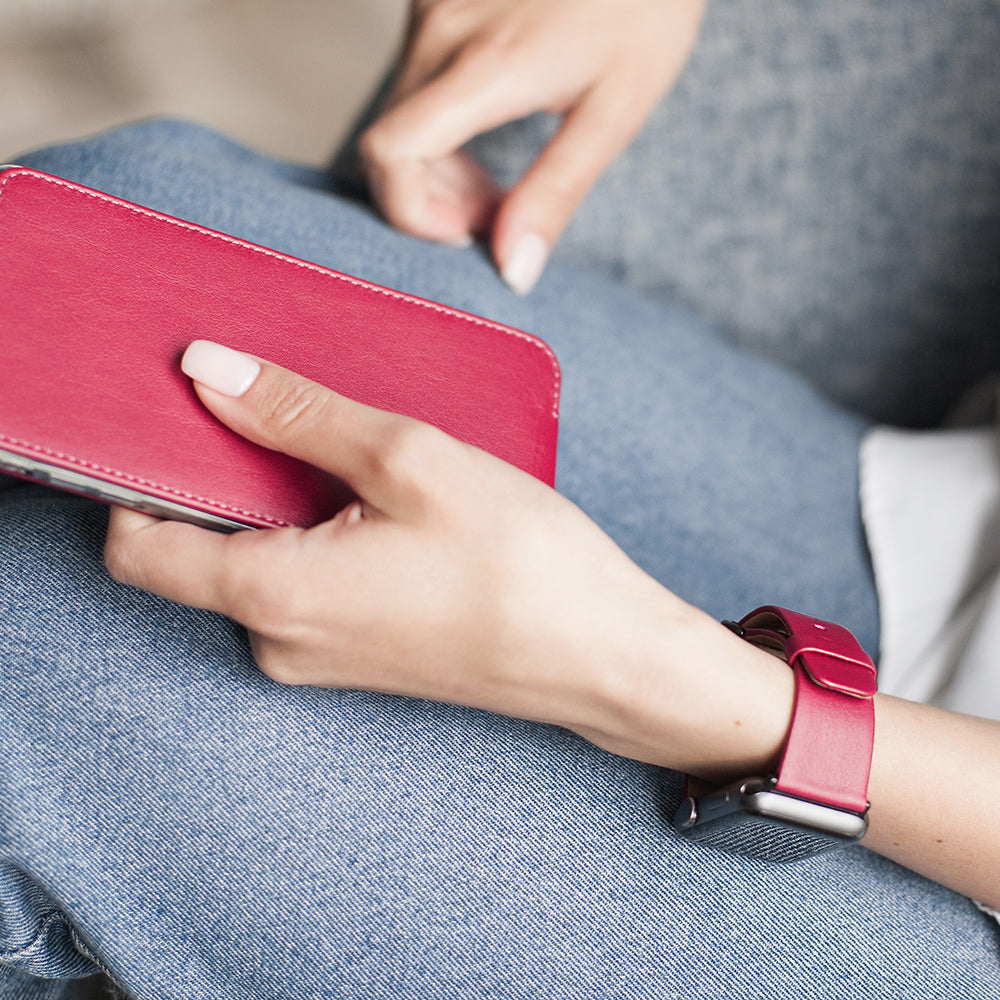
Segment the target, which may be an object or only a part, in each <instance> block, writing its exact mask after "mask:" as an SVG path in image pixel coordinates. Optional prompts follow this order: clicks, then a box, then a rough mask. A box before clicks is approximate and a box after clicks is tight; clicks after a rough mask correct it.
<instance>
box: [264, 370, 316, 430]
mask: <svg viewBox="0 0 1000 1000" xmlns="http://www.w3.org/2000/svg"><path fill="white" fill-rule="evenodd" d="M327 399H328V392H327V390H325V389H324V388H323V387H322V386H319V385H317V384H316V383H315V382H309V381H306V380H304V379H302V380H300V379H295V380H293V381H292V382H291V384H288V383H287V382H285V383H282V384H281V385H279V386H274V387H271V388H270V389H269V390H267V391H266V393H265V395H264V398H263V399H261V400H260V403H259V409H258V414H259V419H260V423H261V426H262V427H263V428H264V430H265V431H266V432H267V433H268V435H269V436H271V437H273V438H274V439H275V440H278V441H282V440H287V439H290V438H296V437H299V436H301V435H302V434H304V433H308V431H309V430H310V429H311V428H313V427H315V426H316V425H317V424H318V423H321V422H322V420H323V418H324V416H325V414H326V406H327Z"/></svg>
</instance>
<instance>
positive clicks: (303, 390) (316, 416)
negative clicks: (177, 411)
mask: <svg viewBox="0 0 1000 1000" xmlns="http://www.w3.org/2000/svg"><path fill="white" fill-rule="evenodd" d="M181 369H182V370H183V371H184V373H185V374H186V375H188V376H189V377H190V378H192V379H193V380H194V383H195V389H196V391H197V392H198V395H199V397H200V398H201V401H202V402H203V403H204V404H205V406H206V407H207V408H208V409H209V410H210V411H211V412H212V413H213V415H214V416H216V417H217V418H218V419H219V420H220V421H222V423H224V424H226V426H228V427H230V428H231V429H232V430H234V431H236V433H238V434H240V435H241V436H242V437H245V438H247V439H248V440H250V441H253V442H254V443H255V444H259V445H262V446H263V447H265V448H270V449H272V450H273V451H280V452H282V453H284V454H286V455H290V456H292V457H293V458H298V459H300V460H301V461H303V462H307V463H308V464H310V465H313V466H316V467H317V468H319V469H323V470H324V471H325V472H329V473H331V474H332V475H334V476H337V477H338V478H340V479H342V480H343V481H344V482H346V483H347V484H348V485H349V486H350V487H351V488H352V489H353V490H354V491H355V492H356V493H357V494H358V495H359V496H360V497H361V498H362V499H363V500H365V501H367V502H368V503H370V504H372V505H374V506H375V507H377V508H381V507H382V502H381V501H382V500H384V499H387V496H386V494H387V491H388V483H387V482H386V481H385V478H386V477H384V476H382V475H381V474H380V471H381V470H382V469H383V468H384V463H383V462H381V461H380V457H381V456H383V455H384V452H385V450H386V447H387V445H388V444H389V443H391V440H392V439H395V438H398V437H399V430H400V427H401V425H403V424H409V423H416V421H413V420H410V419H409V418H407V417H401V416H398V415H396V414H392V413H387V412H385V411H383V410H378V409H375V408H374V407H371V406H366V405H364V404H363V403H359V402H356V401H355V400H352V399H348V398H347V397H345V396H341V395H339V394H338V393H335V392H333V391H332V390H331V389H328V388H327V387H326V386H323V385H320V384H319V383H317V382H312V381H310V380H309V379H307V378H303V377H302V376H301V375H296V374H295V373H294V372H290V371H287V370H286V369H284V368H280V367H278V366H277V365H273V364H270V363H269V362H266V361H262V360H260V359H259V358H254V357H251V356H250V355H248V354H242V353H240V352H239V351H234V350H232V349H230V348H228V347H223V346H222V345H221V344H216V343H213V342H211V341H207V340H196V341H194V342H193V343H192V344H191V345H190V346H189V347H188V348H187V350H186V351H185V352H184V356H183V358H182V359H181Z"/></svg>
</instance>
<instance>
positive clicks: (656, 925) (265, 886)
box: [0, 123, 1000, 1000]
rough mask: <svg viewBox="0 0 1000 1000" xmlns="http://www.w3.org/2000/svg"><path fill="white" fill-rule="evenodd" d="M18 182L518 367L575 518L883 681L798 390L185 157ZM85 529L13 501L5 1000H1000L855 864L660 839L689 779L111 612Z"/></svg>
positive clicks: (285, 184) (974, 958)
mask: <svg viewBox="0 0 1000 1000" xmlns="http://www.w3.org/2000/svg"><path fill="white" fill-rule="evenodd" d="M22 159H23V162H26V163H27V164H28V165H32V166H37V167H39V168H42V169H45V170H49V171H51V172H53V173H57V174H61V175H64V176H68V177H70V178H73V179H76V180H80V181H82V182H84V183H89V184H92V185H93V186H96V187H100V188H102V189H104V190H107V191H110V192H112V193H115V194H119V195H122V196H124V197H127V198H130V199H132V200H135V201H139V202H142V203H144V204H147V205H150V206H152V207H154V208H158V209H161V210H164V211H167V212H170V213H172V214H174V215H179V216H181V217H184V218H188V219H191V220H194V221H196V222H199V223H202V224H205V225H209V226H212V227H214V228H218V229H222V230H225V231H228V232H231V233H234V234H236V235H238V236H241V237H245V238H248V239H251V240H255V241H257V242H262V243H265V244H267V245H269V246H272V247H276V248H277V249H279V250H283V251H287V252H290V253H293V254H295V255H297V256H300V257H304V258H308V259H310V260H314V261H318V262H320V263H322V264H326V265H329V266H332V267H335V268H337V269H340V270H344V271H348V272H352V273H355V274H359V275H361V276H363V277H365V278H368V279H371V280H374V281H378V282H381V283H384V284H389V285H392V286H394V287H397V288H402V289H404V290H406V291H410V292H414V293H416V294H419V295H423V296H427V297H430V298H435V299H439V300H442V301H446V302H449V303H451V304H454V305H456V306H459V307H462V308H467V309H471V310H474V311H477V312H480V313H484V314H488V315H490V316H492V317H494V318H497V319H500V320H503V321H505V322H508V323H511V324H513V325H516V326H519V327H522V328H525V329H528V330H530V331H532V332H534V333H536V334H538V335H539V336H541V337H542V338H543V339H545V340H546V341H548V342H549V343H550V344H551V345H552V347H553V348H554V349H555V351H556V353H557V355H558V356H559V358H560V360H561V362H562V365H563V369H564V376H565V389H564V396H563V411H562V412H563V416H562V431H561V443H560V466H559V480H558V487H559V488H560V489H561V490H562V491H563V492H564V493H566V494H567V495H568V496H570V497H571V498H572V499H573V500H574V501H576V502H577V503H578V504H579V505H580V506H581V507H583V509H584V510H586V511H587V512H588V513H589V514H590V515H591V516H592V517H594V518H595V519H596V520H597V521H598V522H599V523H601V524H602V525H603V526H604V527H605V528H606V529H607V530H608V531H609V532H610V533H611V534H612V535H613V537H614V538H615V539H616V540H617V541H618V542H619V544H621V545H622V546H623V547H624V548H625V549H626V550H627V551H628V552H629V553H630V554H631V555H632V556H633V557H634V558H635V559H636V560H637V561H638V562H640V563H641V564H642V565H643V566H644V567H645V568H646V569H648V570H649V572H651V573H652V574H653V575H655V576H656V577H657V578H658V579H660V580H661V581H662V582H663V583H664V584H666V585H667V586H669V587H671V588H672V589H674V590H675V591H677V592H678V593H680V594H681V595H682V596H684V597H685V598H687V599H688V600H690V601H693V602H694V603H696V604H699V605H700V606H702V607H704V608H706V609H707V610H709V611H710V612H711V613H712V614H715V615H726V616H731V615H734V614H739V613H741V612H743V611H745V610H748V609H749V608H750V607H752V606H754V605H755V604H757V603H761V602H764V601H773V602H776V603H783V604H789V605H792V606H795V607H798V608H801V609H803V610H807V611H809V612H812V613H816V614H819V615H822V616H824V617H827V618H833V619H836V620H838V621H842V622H844V623H845V624H847V625H848V626H850V627H851V628H853V629H854V631H855V632H856V633H857V634H858V635H859V637H860V638H861V640H862V642H863V643H864V644H865V645H866V646H867V647H868V648H869V649H871V650H874V649H875V647H876V644H877V631H878V621H877V607H876V601H875V596H874V590H873V585H872V581H871V572H870V568H869V565H868V561H867V556H866V552H865V548H864V539H863V534H862V531H861V528H860V525H859V519H858V504H857V447H858V442H859V438H860V436H861V434H862V433H863V432H864V430H865V427H866V423H865V421H864V420H862V419H860V418H858V417H856V416H853V415H851V414H850V413H847V412H844V411H842V410H840V409H838V408H836V407H835V406H833V405H831V404H829V403H828V402H826V401H825V400H824V399H823V398H822V397H821V396H819V395H818V394H817V393H816V392H815V391H814V390H813V389H812V388H811V387H810V386H808V385H807V384H806V383H804V382H803V381H802V380H801V379H800V378H798V377H797V376H793V375H791V374H789V373H788V372H786V371H785V370H783V369H782V368H780V367H777V366H776V365H774V364H772V363H771V362H766V361H762V360H760V359H758V358H755V357H753V356H751V355H750V354H747V353H744V352H742V351H741V350H738V349H736V348H734V347H732V346H731V345H730V344H728V343H727V342H726V341H724V340H722V339H720V338H719V337H718V336H716V335H715V334H714V333H713V332H712V330H710V329H708V328H706V327H705V326H704V325H702V324H701V323H699V322H697V321H695V320H693V319H691V318H689V317H688V316H686V315H685V314H683V313H680V312H678V311H676V310H674V309H672V308H670V307H668V306H665V305H663V304H661V303H656V302H654V301H651V300H647V299H644V298H642V297H641V296H639V295H637V294H635V293H633V292H630V291H628V290H625V289H622V288H620V287H617V286H616V285H613V284H611V283H608V282H606V281H604V280H603V279H600V278H596V277H594V276H593V275H591V274H586V273H582V272H575V271H572V270H570V269H568V268H564V267H560V266H553V267H552V268H550V270H549V271H548V272H547V273H546V275H545V276H544V278H543V280H542V282H541V284H540V285H539V286H538V288H537V290H536V291H535V292H534V293H533V294H532V295H531V296H530V297H529V298H527V299H524V300H522V299H518V298H516V297H515V296H513V295H512V294H510V293H509V292H508V291H507V290H506V289H505V288H504V287H503V285H502V284H501V283H500V282H499V281H498V280H497V279H496V277H495V275H494V272H493V269H492V268H491V266H490V265H489V263H488V262H487V261H486V260H485V259H484V258H483V257H482V255H481V254H480V253H478V252H477V251H476V250H466V251H459V250H454V249H450V248H443V247H438V246H432V245H428V244H425V243H422V242H419V241H415V240H412V239H409V238H407V237H404V236H401V235H399V234H398V233H395V232H393V231H391V230H389V229H388V228H387V227H385V226H384V225H382V224H381V223H380V222H379V221H377V219H375V218H374V216H373V215H372V214H371V213H370V212H369V211H368V210H367V209H366V208H365V207H364V206H362V205H359V204H356V203H352V202H350V201H348V200H345V199H343V198H341V197H338V196H336V194H334V193H331V191H330V190H329V184H328V178H327V177H326V176H324V175H323V174H322V173H320V172H314V171H308V170H304V169H301V168H298V167H291V166H288V165H285V164H280V163H276V162H273V161H270V160H267V159H263V158H261V157H259V156H256V155H254V154H252V153H249V152H247V151H245V150H243V149H241V148H239V147H237V146H235V145H233V144H232V143H230V142H228V141H227V140H225V139H222V138H220V137H218V136H216V135H213V134H211V133H209V132H206V131H203V130H201V129H198V128H196V127H194V126H188V125H182V124H174V123H148V124H144V125H140V126H136V127H133V128H129V129H125V130H122V131H119V132H116V133H112V134H109V135H106V136H102V137H99V138H96V139H93V140H90V141H87V142H82V143H79V144H76V145H72V146H67V147H62V148H58V149H54V150H49V151H46V152H42V153H38V154H35V155H32V156H30V157H27V158H22ZM105 518H106V514H105V511H104V509H103V508H101V507H99V506H97V505H94V504H92V503H89V502H86V501H83V500H78V499H74V498H70V497H65V496H61V495H56V494H53V493H51V492H49V491H47V490H44V489H42V488H40V487H34V486H26V485H21V484H15V483H13V482H11V481H7V482H6V483H5V484H4V489H3V490H2V491H0V526H2V528H0V560H2V563H0V564H2V566H3V574H2V581H0V690H2V691H3V700H4V709H3V713H2V717H0V782H2V786H0V787H2V796H0V962H2V963H3V965H2V966H0V968H2V969H3V970H4V971H0V996H6V997H56V996H60V997H62V996H65V997H71V996H78V995H79V993H77V992H74V990H75V989H76V987H74V985H73V983H72V979H73V977H78V978H79V977H85V976H88V975H90V974H92V973H94V972H96V971H97V970H103V971H104V972H105V973H106V974H107V975H108V976H109V978H110V979H111V980H113V981H114V982H115V983H116V984H118V985H119V987H120V988H121V989H122V990H123V991H124V992H126V993H127V994H129V995H135V996H136V997H144V998H145V997H170V998H185V1000H188V998H189V1000H221V998H237V997H253V998H263V997H276V998H277V997H289V996H294V997H295V998H297V1000H302V998H321V997H324V998H326V997H338V998H339V997H345V998H347V997H350V998H376V997H378V998H393V1000H399V998H425V997H435V998H473V997H483V998H505V1000H506V998H518V997H539V996H541V997H546V998H552V1000H558V998H566V1000H570V998H572V1000H584V998H607V997H620V998H636V1000H638V998H642V1000H647V998H654V997H655V998H661V997H662V998H666V997H682V996H684V997H686V996H692V995H697V996H713V997H716V996H719V997H721V996H733V997H741V998H744V997H775V996H778V997H783V998H790V997H815V996H823V997H852V998H853V997H856V996H875V995H881V996H893V997H900V996H913V997H928V996H945V995H962V996H967V997H980V996H981V997H986V996H996V995H998V992H1000V961H998V958H1000V955H998V933H997V927H996V926H995V925H994V924H993V923H992V922H991V921H990V920H988V919H987V918H986V917H985V916H984V915H983V914H981V913H980V912H979V911H978V910H977V909H976V908H975V907H974V906H973V904H972V903H971V902H969V901H968V900H966V899H964V898H962V897H959V896H957V895H955V894H954V893H951V892H949V891H947V890H945V889H943V888H941V887H940V886H937V885H934V884H932V883H930V882H928V881H926V880H924V879H922V878H920V877H918V876H916V875H914V874H912V873H910V872H907V871H905V870H903V869H901V868H899V867H897V866H896V865H894V864H892V863H890V862H888V861H886V860H884V859H882V858H880V857H878V856H877V855H874V854H870V853H869V852H867V851H865V850H864V849H861V848H856V849H851V850H846V851H842V852H839V853H836V854H833V855H830V856H825V857H820V858H817V859H813V860H810V861H808V862H803V863H800V864H797V865H794V866H791V867H780V866H779V867H775V866H767V865H763V864H759V863H755V862H753V861H747V860H744V859H734V858H730V857H727V856H724V855H721V854H716V853H713V852H711V851H707V850H704V849H701V848H698V847H697V846H693V845H689V844H686V843H683V842H681V841H679V840H678V839H677V838H676V837H675V836H674V835H673V834H672V832H671V830H670V828H669V826H668V824H667V822H666V821H665V816H666V815H667V814H669V813H670V811H671V808H672V805H673V804H674V803H675V802H676V801H677V799H678V796H679V777H678V776H677V775H676V774H673V773H670V772H665V771H662V770H659V769H657V768H654V767H651V766H648V765H645V764H640V763H637V762H634V761H631V760H626V759H623V758H619V757H615V756H613V755H611V754H608V753H606V752H604V751H601V750H599V749H597V748H595V747H594V746H592V745H590V744H588V743H586V742H584V741H583V740H581V739H579V738H578V737H576V736H575V735H573V734H570V733H568V732H566V731H563V730H560V729H557V728H553V727H549V726H543V725H537V724H533V723H525V722H521V721H518V720H513V719H508V718H505V717H500V716H494V715H491V714H488V713H483V712H476V711H471V710H467V709H461V708H454V707H450V706H446V705H440V704H434V703H428V702H422V701H415V700H406V699H400V698H394V697H388V696H381V695H377V694H369V693H360V692H354V691H322V690H316V689H311V688H287V687H281V686H279V685H277V684H275V683H273V682H271V681H270V680H268V679H267V678H265V677H263V676H262V675H261V674H260V673H259V672H258V671H257V670H256V669H255V667H254V665H253V662H252V660H251V658H250V656H249V652H248V648H247V644H246V641H245V637H244V635H243V634H242V632H241V630H240V629H239V628H237V627H236V626H234V625H233V624H232V623H231V622H228V621H227V620H225V619H222V618H220V617H217V616H214V615H211V614H207V613H204V612H200V611H194V610H190V609H187V608H183V607H179V606H177V605H173V604H170V603H168V602H165V601H162V600H159V599H157V598H154V597H151V596H149V595H147V594H145V593H142V592H138V591H135V590H132V589H129V588H126V587H123V586H120V585H118V584H116V583H115V582H113V581H112V580H111V579H110V578H109V577H108V576H107V574H106V573H105V572H104V570H103V568H102V565H101V555H100V552H101V545H102V541H103V533H104V526H105ZM349 585H350V581H345V586H349ZM609 669H613V664H609ZM36 977H48V979H47V983H48V984H47V985H45V981H43V980H42V979H40V978H36ZM62 980H65V982H62ZM4 989H6V992H4Z"/></svg>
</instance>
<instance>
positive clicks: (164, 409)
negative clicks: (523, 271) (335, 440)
mask: <svg viewBox="0 0 1000 1000" xmlns="http://www.w3.org/2000/svg"><path fill="white" fill-rule="evenodd" d="M0 247H2V256H3V267H2V269H0V329H2V334H0V362H2V363H0V451H3V452H6V453H7V454H8V455H13V456H23V457H26V458H32V459H43V460H45V461H46V462H48V463H51V464H52V465H55V466H57V467H59V468H61V469H65V470H69V471H70V472H73V473H76V474H79V475H86V476H89V477H94V478H96V479H97V480H99V481H101V482H105V483H109V484H114V485H117V486H125V487H128V488H130V489H132V490H134V491H137V492H138V493H139V494H141V496H142V497H150V498H156V499H160V500H165V501H168V502H170V503H172V504H178V505H180V506H181V507H183V508H190V509H191V510H194V511H199V512H203V513H205V514H208V515H211V516H214V517H220V518H223V519H225V520H227V521H232V522H236V523H238V524H240V525H246V526H253V527H269V526H280V525H289V524H293V525H300V526H308V525H311V524H315V523H317V522H319V521H321V520H323V519H325V518H326V517H328V516H330V515H331V514H332V513H333V512H335V511H336V510H337V509H338V508H339V506H340V505H342V504H343V502H344V490H343V489H342V488H339V489H338V488H337V484H336V483H335V482H333V481H331V480H330V479H329V477H326V476H325V475H323V474H321V473H319V472H318V471H317V470H315V469H312V468H310V467H308V466H305V465H303V464H302V463H300V462H298V461H295V460H293V459H290V458H288V457H287V456H284V455H279V454H276V453H275V452H271V451H268V450H266V449H263V448H260V447H259V446H257V445H253V444H251V443H249V442H248V441H245V440H243V439H242V438H240V437H238V436H237V435H236V434H234V433H232V432H231V431H229V430H228V429H226V428H225V427H223V426H222V425H220V424H219V423H218V422H217V421H216V420H215V419H214V418H213V417H212V416H211V415H210V414H209V413H208V412H207V411H206V410H205V409H204V408H203V407H202V405H201V403H200V402H199V400H198V398H197V396H196V395H195V394H194V392H193V390H192V388H191V385H190V383H189V381H188V379H187V378H185V376H184V375H183V374H182V373H181V371H180V368H179V364H178V362H179V359H180V356H181V354H182V352H183V350H184V348H185V347H186V346H187V344H188V343H189V342H190V341H192V340H195V339H199V338H200V339H209V340H216V341H218V342H220V343H223V344H226V345H227V346H230V347H233V348H236V349H238V350H243V351H248V352H250V353H253V354H255V355H257V356H259V357H264V358H267V359H268V360H271V361H274V362H275V363H277V364H280V365H283V366H285V367H287V368H291V369H294V370H295V371H298V372H300V373H301V374H303V375H306V376H308V377H309V378H311V379H314V380H316V381H318V382H322V383H323V384H325V385H327V386H329V387H330V388H332V389H335V390H336V391H337V392H340V393H343V394H344V395H347V396H350V397H352V398H354V399H357V400H360V401H362V402H364V403H367V404H369V405H373V406H377V407H380V408H382V409H386V410H392V411H394V412H398V413H404V414H407V415H409V416H412V417H416V418H418V419H420V420H424V421H427V422H429V423H432V424H435V425H436V426H438V427H440V428H441V429H442V430H444V431H446V432H447V433H449V434H451V435H453V436H454V437H456V438H460V439H461V440H463V441H466V442H468V443H470V444H473V445H476V446H478V447H480V448H483V449H485V450H487V451H490V452H493V454H495V455H497V456H499V457H500V458H502V459H504V460H506V461H508V462H510V463H512V464H513V465H516V466H519V467H520V468H522V469H524V470H525V471H527V472H529V473H531V474H532V475H534V476H536V477H538V478H539V479H541V480H543V481H545V482H547V483H549V484H551V483H552V482H553V481H554V478H555V457H556V439H557V434H558V408H559V367H558V364H557V362H556V359H555V356H554V355H553V353H552V351H551V350H550V349H549V348H548V347H547V346H546V345H545V344H544V343H542V342H541V341H540V340H538V339H537V338H535V337H533V336H531V335H529V334H526V333H522V332H521V331H518V330H513V329H511V328H509V327H505V326H502V325H500V324H498V323H493V322H490V321H488V320H485V319H481V318H479V317H476V316H472V315H469V314H467V313H463V312H459V311H457V310H455V309H450V308H447V307H445V306H441V305H438V304H436V303H433V302H429V301H426V300H424V299H419V298H415V297H413V296H410V295H405V294H402V293H400V292H395V291H392V290H390V289H387V288H382V287H380V286H378V285H373V284H370V283H368V282H365V281H361V280H359V279H357V278H353V277H349V276H347V275H344V274H339V273H337V272H335V271H331V270H328V269H326V268H323V267H318V266H317V265H315V264H310V263H307V262H305V261H302V260H297V259H295V258H293V257H288V256H286V255H283V254H280V253H276V252H274V251H273V250H268V249H266V248H264V247H260V246H256V245H254V244H251V243H246V242H244V241H242V240H238V239H234V238H233V237H231V236H226V235H224V234H222V233H218V232H214V231H212V230H209V229H204V228H202V227H200V226H196V225H192V224H191V223H188V222H183V221H181V220H179V219H174V218H171V217H170V216H166V215H163V214H161V213H158V212H154V211H151V210H150V209H147V208H142V207H141V206H138V205H133V204H131V203H129V202H126V201H122V200H121V199H118V198H114V197H111V196H109V195H106V194H102V193H101V192H98V191H94V190H91V189H89V188H85V187H82V186H80V185H77V184H73V183H70V182H68V181H64V180H61V179H59V178H55V177H51V176H49V175H46V174H43V173H40V172H38V171H34V170H29V169H25V168H20V167H14V168H10V169H8V170H6V171H4V172H3V173H2V174H0ZM21 474H24V475H28V476H29V477H30V478H38V479H41V480H43V481H44V480H46V478H47V477H46V475H44V474H39V475H32V474H31V473H21ZM134 506H137V507H143V506H144V504H143V503H141V502H137V503H135V504H134Z"/></svg>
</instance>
